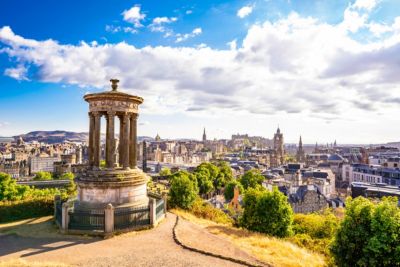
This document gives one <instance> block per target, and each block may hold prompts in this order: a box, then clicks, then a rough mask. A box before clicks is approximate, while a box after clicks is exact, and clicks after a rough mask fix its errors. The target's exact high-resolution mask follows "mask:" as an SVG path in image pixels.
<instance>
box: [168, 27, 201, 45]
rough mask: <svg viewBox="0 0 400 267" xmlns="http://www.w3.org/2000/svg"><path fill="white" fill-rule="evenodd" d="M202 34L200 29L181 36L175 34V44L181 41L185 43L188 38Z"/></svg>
mask: <svg viewBox="0 0 400 267" xmlns="http://www.w3.org/2000/svg"><path fill="white" fill-rule="evenodd" d="M202 32H203V30H202V29H201V28H195V29H193V31H192V32H191V33H185V34H181V33H177V34H176V40H175V42H176V43H180V42H183V41H186V40H187V39H189V38H193V37H195V36H197V35H199V34H201V33H202Z"/></svg>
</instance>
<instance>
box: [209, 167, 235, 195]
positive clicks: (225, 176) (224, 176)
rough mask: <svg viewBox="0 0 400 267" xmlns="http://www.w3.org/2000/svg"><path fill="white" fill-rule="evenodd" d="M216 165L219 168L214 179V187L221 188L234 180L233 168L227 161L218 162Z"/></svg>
mask: <svg viewBox="0 0 400 267" xmlns="http://www.w3.org/2000/svg"><path fill="white" fill-rule="evenodd" d="M216 166H217V167H218V169H219V173H218V175H217V177H216V178H215V179H214V182H213V184H214V188H215V189H221V188H223V187H225V186H226V185H227V184H228V183H229V182H230V181H232V180H233V174H232V169H231V167H230V166H229V164H228V163H227V162H225V161H219V162H217V164H216Z"/></svg>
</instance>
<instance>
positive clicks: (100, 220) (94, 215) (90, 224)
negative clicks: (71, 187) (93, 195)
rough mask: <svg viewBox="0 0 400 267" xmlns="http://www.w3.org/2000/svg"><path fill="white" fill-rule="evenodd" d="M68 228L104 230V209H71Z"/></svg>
mask: <svg viewBox="0 0 400 267" xmlns="http://www.w3.org/2000/svg"><path fill="white" fill-rule="evenodd" d="M68 215H69V225H68V229H72V230H98V231H104V210H71V211H69V212H68Z"/></svg>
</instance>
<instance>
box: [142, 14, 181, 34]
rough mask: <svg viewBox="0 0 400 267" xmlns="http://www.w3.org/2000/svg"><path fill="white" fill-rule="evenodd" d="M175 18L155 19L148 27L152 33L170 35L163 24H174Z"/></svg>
mask: <svg viewBox="0 0 400 267" xmlns="http://www.w3.org/2000/svg"><path fill="white" fill-rule="evenodd" d="M177 20H178V18H176V17H170V18H169V17H156V18H154V19H153V22H152V23H151V24H150V25H149V26H148V27H149V28H150V30H151V31H152V32H168V33H170V34H172V30H171V29H168V28H166V27H165V24H170V23H173V22H176V21H177Z"/></svg>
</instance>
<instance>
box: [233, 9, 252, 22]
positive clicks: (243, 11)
mask: <svg viewBox="0 0 400 267" xmlns="http://www.w3.org/2000/svg"><path fill="white" fill-rule="evenodd" d="M251 12H253V6H244V7H242V8H241V9H239V10H238V11H237V13H236V15H237V16H238V17H239V18H241V19H242V18H244V17H247V16H248V15H250V14H251Z"/></svg>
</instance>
